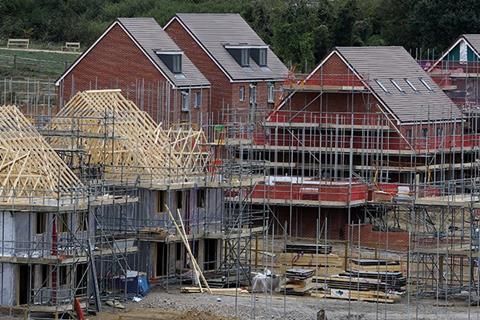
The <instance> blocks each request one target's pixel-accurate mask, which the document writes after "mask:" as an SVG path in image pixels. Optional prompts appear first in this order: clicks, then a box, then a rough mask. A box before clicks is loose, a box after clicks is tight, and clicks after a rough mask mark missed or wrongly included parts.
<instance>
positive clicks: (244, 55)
mask: <svg viewBox="0 0 480 320" xmlns="http://www.w3.org/2000/svg"><path fill="white" fill-rule="evenodd" d="M240 54H241V56H240V65H241V66H242V67H248V66H249V65H250V55H249V54H248V49H241V50H240Z"/></svg>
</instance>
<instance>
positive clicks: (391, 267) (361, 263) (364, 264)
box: [350, 259, 402, 272]
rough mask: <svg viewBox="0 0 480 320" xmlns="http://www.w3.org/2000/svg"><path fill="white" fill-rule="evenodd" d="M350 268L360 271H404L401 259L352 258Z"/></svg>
mask: <svg viewBox="0 0 480 320" xmlns="http://www.w3.org/2000/svg"><path fill="white" fill-rule="evenodd" d="M350 269H351V270H353V271H359V272H402V266H401V264H400V262H399V261H396V260H394V261H390V260H381V259H352V260H351V265H350Z"/></svg>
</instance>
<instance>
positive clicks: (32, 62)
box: [0, 49, 78, 79]
mask: <svg viewBox="0 0 480 320" xmlns="http://www.w3.org/2000/svg"><path fill="white" fill-rule="evenodd" d="M77 57H78V54H72V53H59V52H45V51H26V50H6V49H0V77H30V78H41V79H56V78H58V77H59V76H60V75H61V74H62V73H63V71H64V70H65V69H66V68H67V67H68V66H69V65H70V64H72V62H73V61H75V59H76V58H77Z"/></svg>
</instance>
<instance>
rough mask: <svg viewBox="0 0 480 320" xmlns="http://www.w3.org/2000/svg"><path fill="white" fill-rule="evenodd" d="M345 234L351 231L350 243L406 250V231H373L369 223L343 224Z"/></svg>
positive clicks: (368, 246)
mask: <svg viewBox="0 0 480 320" xmlns="http://www.w3.org/2000/svg"><path fill="white" fill-rule="evenodd" d="M345 229H346V230H349V231H347V234H348V233H349V232H351V233H352V234H351V237H350V239H351V241H352V245H355V244H358V242H359V241H360V245H361V246H363V247H367V248H378V249H386V250H398V251H406V250H408V232H406V231H397V232H394V231H390V232H384V231H374V230H373V226H372V225H371V224H361V225H360V227H359V226H358V225H354V226H353V228H352V226H350V227H349V226H345Z"/></svg>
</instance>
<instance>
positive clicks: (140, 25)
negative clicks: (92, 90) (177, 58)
mask: <svg viewBox="0 0 480 320" xmlns="http://www.w3.org/2000/svg"><path fill="white" fill-rule="evenodd" d="M117 24H119V25H120V26H121V27H122V29H123V30H125V32H127V33H128V35H129V36H130V37H131V38H132V40H133V41H134V42H135V43H136V44H137V45H138V46H139V47H140V49H141V50H142V51H143V53H144V54H145V55H146V56H147V57H148V59H149V60H150V61H151V62H152V63H153V64H154V65H155V67H157V68H158V69H159V70H160V72H161V73H162V74H163V75H164V76H165V77H166V78H167V79H168V80H169V81H170V82H171V83H172V84H173V85H174V86H176V87H191V86H192V87H197V86H210V82H209V81H208V80H207V78H205V76H204V75H203V74H202V73H201V72H200V70H198V69H197V67H195V65H194V64H193V63H192V61H190V59H188V57H187V56H186V55H185V54H183V55H182V74H180V75H175V74H174V73H173V72H171V71H170V69H169V68H168V67H167V66H166V65H165V63H163V61H162V60H161V59H160V58H159V57H158V56H157V54H156V51H159V50H161V51H179V52H181V51H182V50H181V49H180V48H179V47H178V46H177V45H176V43H175V42H174V41H173V40H172V39H171V38H170V37H169V36H168V34H167V33H166V32H165V31H164V30H163V29H162V27H160V25H159V24H158V23H157V22H156V21H155V19H153V18H118V19H117V20H116V21H115V22H113V23H112V24H111V25H110V27H109V28H108V29H107V31H106V32H105V33H104V34H103V35H102V36H100V38H99V39H98V40H97V41H96V42H95V43H94V44H93V45H92V46H91V47H90V48H89V49H88V50H86V51H85V52H84V53H83V54H82V55H81V56H80V57H79V58H78V59H77V60H76V61H75V62H74V63H73V64H72V66H70V68H69V69H67V71H65V73H64V74H63V75H62V76H61V77H60V78H59V79H58V80H57V82H56V83H57V85H58V84H59V83H60V81H61V80H62V79H63V78H64V77H65V76H66V75H67V74H68V73H69V72H70V71H71V70H72V69H73V68H74V67H75V65H76V64H77V63H78V62H80V61H81V60H82V59H83V57H85V56H86V55H87V54H88V52H89V51H90V50H91V49H93V47H95V45H96V44H97V43H98V42H99V41H100V40H101V39H102V38H103V37H104V36H105V35H106V34H107V33H108V31H110V29H111V28H112V27H113V26H115V25H117ZM132 72H134V70H132Z"/></svg>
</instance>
